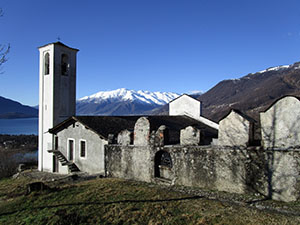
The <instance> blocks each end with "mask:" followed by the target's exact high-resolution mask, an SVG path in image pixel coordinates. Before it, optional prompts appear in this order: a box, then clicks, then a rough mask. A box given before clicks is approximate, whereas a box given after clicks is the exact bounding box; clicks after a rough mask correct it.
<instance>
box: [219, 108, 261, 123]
mask: <svg viewBox="0 0 300 225" xmlns="http://www.w3.org/2000/svg"><path fill="white" fill-rule="evenodd" d="M231 112H235V113H237V114H239V115H240V116H241V117H243V118H244V119H246V120H248V121H249V122H253V123H256V122H257V121H256V120H255V119H253V118H252V117H250V116H248V115H247V114H245V113H243V112H242V111H240V110H238V109H230V110H229V112H228V113H227V114H226V115H225V116H223V117H222V118H221V119H220V120H219V122H220V121H221V120H223V119H225V118H226V117H227V116H228V115H229V114H230V113H231Z"/></svg>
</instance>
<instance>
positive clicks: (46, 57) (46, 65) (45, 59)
mask: <svg viewBox="0 0 300 225" xmlns="http://www.w3.org/2000/svg"><path fill="white" fill-rule="evenodd" d="M49 58H50V56H49V53H48V52H47V53H46V54H45V58H44V64H45V65H44V73H45V75H49V72H50V70H49V66H50V59H49Z"/></svg>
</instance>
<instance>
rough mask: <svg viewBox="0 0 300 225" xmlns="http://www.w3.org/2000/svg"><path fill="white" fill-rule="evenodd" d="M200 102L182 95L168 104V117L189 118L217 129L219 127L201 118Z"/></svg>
mask: <svg viewBox="0 0 300 225" xmlns="http://www.w3.org/2000/svg"><path fill="white" fill-rule="evenodd" d="M201 107H202V105H201V102H200V101H198V100H196V99H194V98H192V97H190V96H188V95H182V96H180V97H178V98H177V99H175V100H173V101H172V102H170V103H169V115H170V116H181V115H185V116H189V117H191V118H193V119H196V120H199V121H200V122H202V123H204V124H206V125H208V126H210V127H212V128H214V129H219V125H218V124H217V123H215V122H213V121H211V120H209V119H206V118H204V117H203V116H201V113H202V112H201V111H202V108H201Z"/></svg>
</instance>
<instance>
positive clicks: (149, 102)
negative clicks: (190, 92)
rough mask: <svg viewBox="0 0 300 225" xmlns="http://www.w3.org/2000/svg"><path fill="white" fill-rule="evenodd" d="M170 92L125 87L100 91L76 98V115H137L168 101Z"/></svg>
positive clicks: (172, 96)
mask: <svg viewBox="0 0 300 225" xmlns="http://www.w3.org/2000/svg"><path fill="white" fill-rule="evenodd" d="M178 96H179V95H178V94H176V93H172V92H150V91H134V90H127V89H125V88H121V89H117V90H113V91H100V92H98V93H96V94H93V95H91V96H86V97H83V98H81V99H79V100H77V103H76V114H77V115H115V116H116V115H139V114H145V112H147V111H151V110H153V109H155V108H158V107H160V106H162V105H165V104H167V103H169V102H170V101H171V100H173V99H174V98H176V97H178Z"/></svg>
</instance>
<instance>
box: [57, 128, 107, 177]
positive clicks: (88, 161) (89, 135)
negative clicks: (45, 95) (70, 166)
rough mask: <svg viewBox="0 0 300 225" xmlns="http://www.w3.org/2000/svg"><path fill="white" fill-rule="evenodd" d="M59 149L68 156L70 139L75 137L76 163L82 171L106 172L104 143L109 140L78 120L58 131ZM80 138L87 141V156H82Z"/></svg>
mask: <svg viewBox="0 0 300 225" xmlns="http://www.w3.org/2000/svg"><path fill="white" fill-rule="evenodd" d="M57 136H58V147H59V149H58V150H59V151H61V152H62V153H63V155H64V156H65V157H66V158H67V156H68V153H67V151H68V149H67V146H68V139H74V143H75V148H74V163H75V164H76V166H77V167H78V168H79V170H80V171H82V172H87V173H103V174H104V173H105V162H104V145H106V144H107V141H106V140H104V139H101V138H100V137H99V136H98V135H97V134H96V133H94V132H93V131H91V130H89V129H87V128H85V126H83V125H82V124H81V123H79V122H76V123H75V124H74V125H70V126H68V127H67V128H66V129H64V130H62V131H60V132H58V133H57ZM80 140H85V141H86V157H85V158H82V157H80V149H79V148H80V147H79V144H80Z"/></svg>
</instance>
